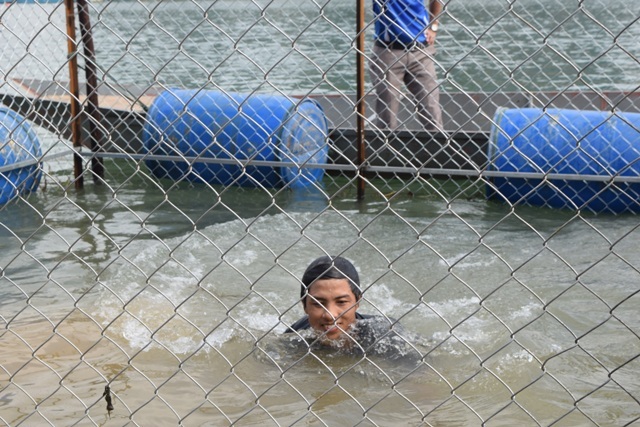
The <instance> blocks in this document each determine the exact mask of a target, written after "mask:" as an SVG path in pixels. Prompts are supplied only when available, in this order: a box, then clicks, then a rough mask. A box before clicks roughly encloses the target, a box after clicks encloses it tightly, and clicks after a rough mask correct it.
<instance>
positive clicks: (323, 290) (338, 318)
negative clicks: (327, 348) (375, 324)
mask: <svg viewBox="0 0 640 427" xmlns="http://www.w3.org/2000/svg"><path fill="white" fill-rule="evenodd" d="M300 296H301V299H302V306H303V307H304V311H305V313H306V314H307V316H308V317H309V323H310V324H311V327H312V328H313V329H314V330H315V331H317V332H319V333H322V334H324V337H325V338H327V339H330V340H334V339H337V338H339V337H341V336H342V334H343V333H345V332H346V331H347V330H348V329H349V328H350V327H351V326H352V325H353V323H355V321H356V310H357V309H358V303H359V301H360V298H361V297H362V291H361V290H360V278H359V277H358V272H357V271H356V268H355V267H354V266H353V264H351V263H350V262H349V261H347V260H346V259H344V258H342V257H329V256H323V257H320V258H318V259H316V260H315V261H313V262H312V263H311V264H310V265H309V267H307V270H306V271H305V272H304V275H303V276H302V287H301V295H300Z"/></svg>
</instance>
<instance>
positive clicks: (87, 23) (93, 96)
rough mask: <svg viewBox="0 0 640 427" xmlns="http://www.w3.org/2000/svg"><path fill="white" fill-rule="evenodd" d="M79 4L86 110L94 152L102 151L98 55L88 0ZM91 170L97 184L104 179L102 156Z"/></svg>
mask: <svg viewBox="0 0 640 427" xmlns="http://www.w3.org/2000/svg"><path fill="white" fill-rule="evenodd" d="M76 1H77V4H78V20H79V21H80V37H81V39H82V46H83V47H84V57H85V75H86V78H87V105H86V112H87V114H88V115H89V135H90V136H91V139H90V147H91V151H92V152H93V153H96V152H97V151H102V144H101V142H100V141H102V132H100V126H99V124H100V123H101V122H102V116H101V114H100V108H99V105H98V77H97V73H96V55H95V49H94V46H93V37H92V32H91V20H90V17H89V8H88V5H87V0H76ZM91 170H92V171H93V182H94V183H96V184H99V183H101V182H102V181H103V180H104V164H103V162H102V159H101V158H100V157H95V156H94V157H92V158H91Z"/></svg>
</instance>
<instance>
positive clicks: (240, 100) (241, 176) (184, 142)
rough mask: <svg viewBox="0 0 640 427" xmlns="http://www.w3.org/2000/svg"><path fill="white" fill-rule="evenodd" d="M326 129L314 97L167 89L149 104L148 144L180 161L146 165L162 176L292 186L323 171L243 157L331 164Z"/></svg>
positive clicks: (304, 183) (150, 150)
mask: <svg viewBox="0 0 640 427" xmlns="http://www.w3.org/2000/svg"><path fill="white" fill-rule="evenodd" d="M327 133H328V132H327V119H326V117H325V115H324V112H323V111H322V108H321V107H320V105H319V104H318V103H317V102H315V101H313V100H311V99H304V100H300V101H294V100H292V99H290V98H288V97H285V96H279V95H264V94H252V95H245V94H239V93H227V92H218V91H204V90H187V89H173V90H166V91H164V92H162V93H161V94H160V95H159V96H158V97H157V98H156V99H155V100H154V102H153V104H152V105H151V108H150V109H149V111H148V114H147V122H146V124H145V127H144V134H143V142H144V146H145V147H146V149H147V152H148V153H150V154H154V155H168V156H174V157H181V158H182V159H176V160H173V159H171V160H164V159H162V160H148V161H147V162H146V164H147V166H148V167H149V169H150V170H151V171H152V173H153V174H154V175H155V176H156V177H159V178H170V179H173V180H181V179H187V180H189V181H193V182H206V183H210V184H222V185H230V184H238V185H242V186H257V185H262V186H265V187H280V186H283V185H286V186H289V187H294V188H295V187H307V186H309V185H311V184H313V183H316V182H318V181H320V180H321V179H322V176H323V174H324V170H323V169H321V168H308V167H271V166H251V165H250V163H249V165H248V166H247V167H246V168H244V167H243V165H242V163H241V161H247V160H261V161H271V162H273V161H279V162H294V163H295V164H296V165H300V166H306V165H313V164H322V163H326V162H327V155H328V151H329V146H328V144H327ZM185 158H215V159H222V160H225V162H222V163H205V162H198V161H197V159H196V160H195V161H194V160H193V159H191V160H188V161H185Z"/></svg>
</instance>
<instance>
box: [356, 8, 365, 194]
mask: <svg viewBox="0 0 640 427" xmlns="http://www.w3.org/2000/svg"><path fill="white" fill-rule="evenodd" d="M364 15H365V10H364V0H358V1H357V11H356V21H357V22H356V37H357V38H356V75H357V88H356V98H357V104H356V145H357V148H358V171H359V173H358V184H357V185H358V196H357V197H358V200H362V199H364V189H365V181H364V177H363V176H362V165H363V164H364V162H365V159H366V153H365V138H364V137H365V135H364V127H365V121H364V118H365V113H366V111H365V103H364V94H365V92H364V78H365V75H364V73H365V66H364Z"/></svg>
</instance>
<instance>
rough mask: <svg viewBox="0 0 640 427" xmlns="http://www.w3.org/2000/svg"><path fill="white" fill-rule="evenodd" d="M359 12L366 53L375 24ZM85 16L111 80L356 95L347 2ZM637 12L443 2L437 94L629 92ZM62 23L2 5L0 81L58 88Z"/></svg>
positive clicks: (622, 2)
mask: <svg viewBox="0 0 640 427" xmlns="http://www.w3.org/2000/svg"><path fill="white" fill-rule="evenodd" d="M366 6H367V8H366V11H367V17H366V23H367V25H366V32H367V51H366V52H368V49H370V46H371V44H372V43H371V37H372V35H371V34H372V28H371V25H369V23H370V22H371V20H372V18H373V17H372V16H371V11H370V3H369V2H367V5H366ZM93 7H95V10H92V24H93V31H94V38H95V46H96V51H97V61H98V65H99V66H100V69H101V70H105V71H107V70H108V76H106V77H105V80H106V81H109V82H111V83H119V84H133V85H135V86H137V87H138V88H140V89H144V88H147V87H148V86H150V85H152V84H157V83H160V84H163V85H167V86H177V87H187V88H197V87H206V88H208V89H214V90H225V91H237V92H247V93H250V92H253V91H258V92H274V91H280V92H282V93H285V94H291V93H295V94H306V93H310V92H314V93H349V94H353V93H355V92H356V70H355V65H354V64H355V62H354V59H355V51H354V50H353V45H354V38H355V29H354V28H355V22H356V19H355V12H356V10H355V9H356V8H355V3H354V2H353V1H352V0H330V1H324V2H311V1H304V2H300V1H293V0H276V1H248V0H217V1H215V2H195V1H188V2H187V1H163V2H147V1H139V2H133V1H105V2H99V3H95V4H93ZM49 15H51V16H49ZM639 15H640V3H638V2H637V1H636V0H615V1H614V2H613V3H611V7H606V6H605V4H604V3H601V2H597V1H594V2H575V1H566V2H558V1H557V0H518V1H514V2H508V1H503V0H483V1H480V0H472V1H465V2H455V1H452V2H447V6H446V8H445V16H444V17H443V18H442V19H441V22H442V26H441V28H442V29H441V30H440V32H439V42H438V46H439V50H438V54H437V58H436V59H437V61H438V65H439V67H438V68H439V70H440V71H439V76H440V79H441V81H442V83H443V89H444V90H446V91H449V92H458V91H467V92H473V91H488V92H491V91H522V90H531V91H536V90H566V89H582V90H585V89H587V90H593V89H596V90H599V91H606V90H629V91H632V90H635V89H636V86H637V79H636V76H637V74H638V71H639V65H638V61H637V52H636V50H637V47H636V40H637V39H638V37H639V36H640V24H639V23H638V22H637V21H636V19H637V17H638V16H639ZM64 19H65V16H64V9H63V8H62V7H60V6H56V5H49V4H45V5H39V6H37V7H35V6H34V5H21V4H11V6H7V8H6V11H3V17H2V23H3V24H4V27H5V28H6V30H5V31H0V45H4V46H14V47H15V51H12V52H10V53H7V55H5V56H6V57H7V58H9V63H10V64H11V65H10V66H7V67H6V68H5V72H9V73H10V74H11V77H14V78H36V79H44V80H52V79H54V78H55V79H57V80H59V79H60V76H59V75H58V70H62V69H66V57H67V53H66V39H65V37H64V34H65V31H64V28H65V21H64ZM27 41H29V42H27ZM2 42H4V43H2ZM27 46H28V48H27ZM80 60H81V62H82V57H80ZM62 80H65V79H62Z"/></svg>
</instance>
